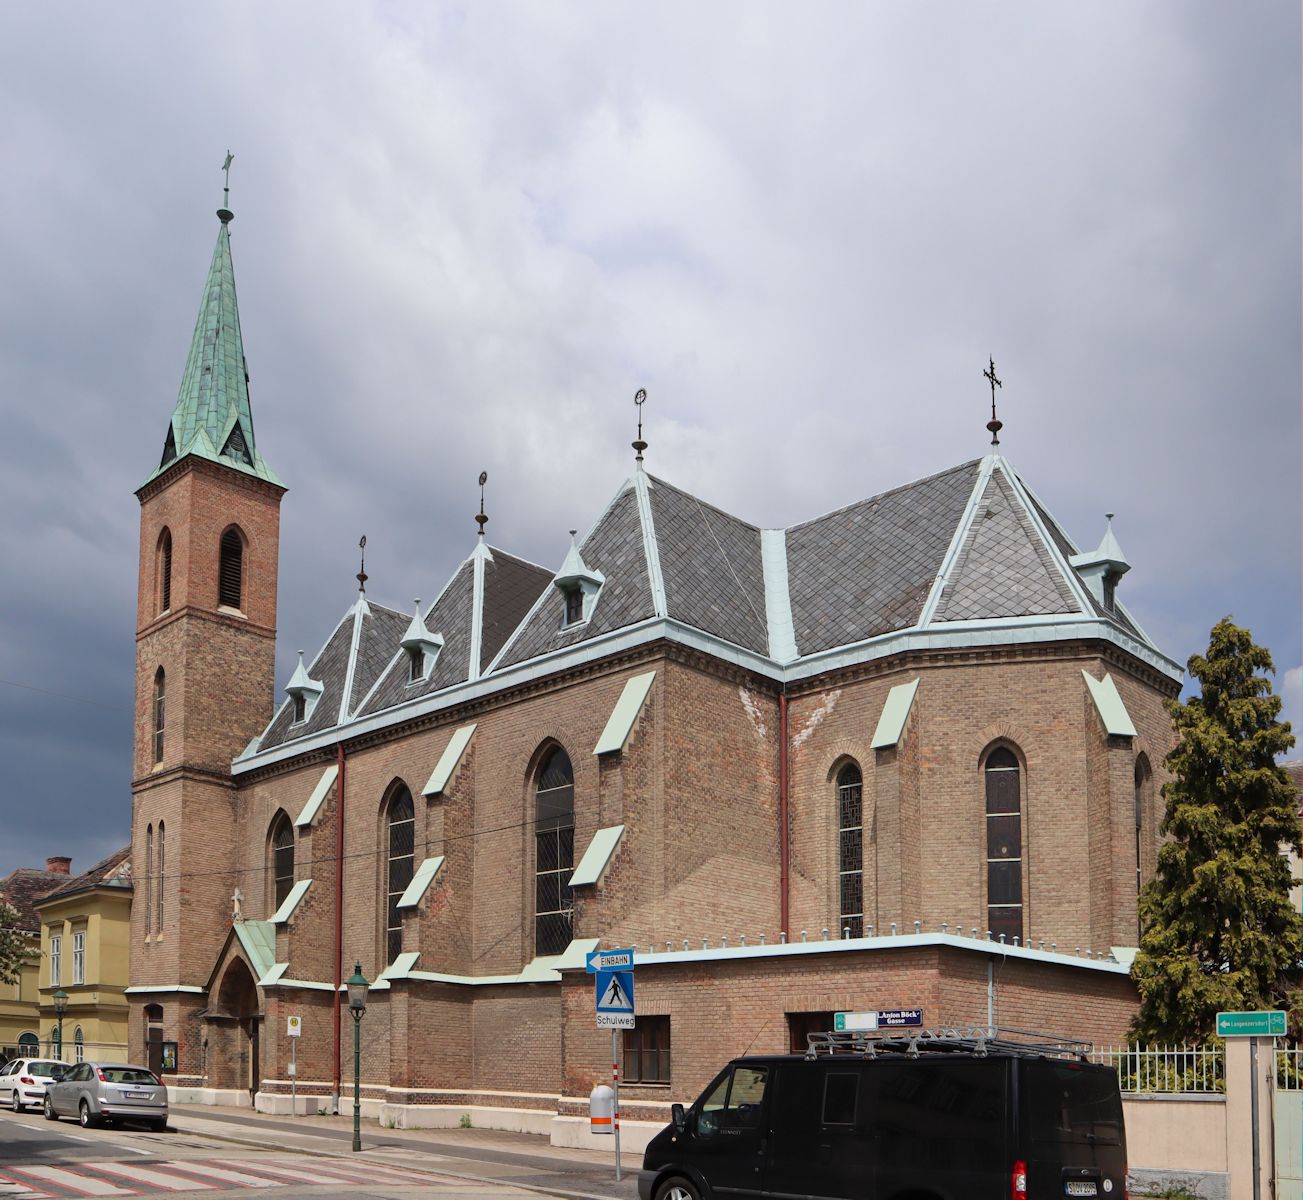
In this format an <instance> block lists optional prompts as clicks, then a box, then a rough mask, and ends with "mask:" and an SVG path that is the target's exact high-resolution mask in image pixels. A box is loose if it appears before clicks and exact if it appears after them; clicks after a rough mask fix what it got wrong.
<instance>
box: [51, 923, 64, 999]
mask: <svg viewBox="0 0 1303 1200" xmlns="http://www.w3.org/2000/svg"><path fill="white" fill-rule="evenodd" d="M62 984H63V938H61V937H59V936H58V935H57V934H56V935H55V936H53V937H51V938H50V986H51V987H53V988H57V987H60V986H62Z"/></svg>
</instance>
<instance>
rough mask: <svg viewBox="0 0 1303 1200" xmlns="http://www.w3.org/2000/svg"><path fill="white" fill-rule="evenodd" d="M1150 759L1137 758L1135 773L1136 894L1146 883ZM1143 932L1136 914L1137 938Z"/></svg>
mask: <svg viewBox="0 0 1303 1200" xmlns="http://www.w3.org/2000/svg"><path fill="white" fill-rule="evenodd" d="M1149 776H1150V771H1149V759H1147V758H1146V757H1145V756H1144V755H1143V754H1142V755H1140V757H1139V758H1137V759H1136V774H1135V789H1136V790H1135V803H1136V812H1135V819H1136V895H1137V896H1139V895H1140V889H1141V888H1142V887H1143V885H1144V853H1143V847H1144V827H1145V793H1146V791H1147V790H1148V784H1149ZM1141 932H1143V931H1142V930H1141V928H1140V916H1139V913H1137V914H1136V937H1137V940H1138V939H1139V936H1140V934H1141Z"/></svg>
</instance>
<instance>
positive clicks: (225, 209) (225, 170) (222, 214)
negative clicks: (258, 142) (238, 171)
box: [217, 150, 235, 225]
mask: <svg viewBox="0 0 1303 1200" xmlns="http://www.w3.org/2000/svg"><path fill="white" fill-rule="evenodd" d="M234 157H235V155H234V154H232V153H231V152H230V151H229V150H228V151H227V152H226V160H225V161H224V162H223V163H222V174H223V176H224V177H225V178H224V179H223V181H222V207H221V208H219V209H218V210H217V215H218V217H219V218H220V219H221V222H222V224H223V225H225V224H226V223H227V222H228V221H229V220H230V219H231V217H232V216H234V214H233V213H232V212H231V160H232V159H233V158H234Z"/></svg>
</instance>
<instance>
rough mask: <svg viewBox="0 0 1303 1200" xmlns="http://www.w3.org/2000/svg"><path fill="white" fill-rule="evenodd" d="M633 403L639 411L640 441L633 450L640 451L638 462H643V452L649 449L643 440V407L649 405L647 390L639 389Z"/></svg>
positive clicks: (635, 393)
mask: <svg viewBox="0 0 1303 1200" xmlns="http://www.w3.org/2000/svg"><path fill="white" fill-rule="evenodd" d="M633 402H634V404H635V406H636V407H637V409H638V440H637V441H636V442H634V444H633V448H634V449H635V450H637V451H638V461H639V462H642V452H643V451H644V450H646V449H647V443H646V442H644V441H643V440H642V406H643V405H644V404H646V403H647V389H646V388H639V389H638V390H637V391H636V392H634V394H633Z"/></svg>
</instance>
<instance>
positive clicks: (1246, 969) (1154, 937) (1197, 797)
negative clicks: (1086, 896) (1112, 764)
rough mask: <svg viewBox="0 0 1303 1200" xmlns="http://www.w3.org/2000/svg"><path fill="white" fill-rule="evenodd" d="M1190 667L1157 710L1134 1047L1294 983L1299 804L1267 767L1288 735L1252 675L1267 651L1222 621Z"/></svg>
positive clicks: (1287, 996)
mask: <svg viewBox="0 0 1303 1200" xmlns="http://www.w3.org/2000/svg"><path fill="white" fill-rule="evenodd" d="M1189 670H1190V674H1191V675H1192V676H1194V678H1195V679H1197V680H1198V681H1199V683H1200V684H1201V685H1202V694H1201V695H1198V696H1194V697H1191V699H1190V700H1189V701H1188V702H1187V703H1185V704H1182V703H1180V702H1179V701H1175V700H1173V701H1169V702H1168V705H1167V707H1168V711H1169V712H1170V713H1171V715H1172V720H1173V722H1174V724H1175V726H1176V732H1177V734H1178V737H1179V739H1180V740H1179V741H1178V743H1177V746H1176V748H1175V749H1174V750H1173V751H1172V752H1171V754H1169V755H1168V756H1167V767H1168V770H1169V771H1170V772H1171V774H1172V779H1171V781H1170V782H1169V783H1167V784H1166V785H1165V786H1164V787H1163V797H1164V799H1165V801H1166V812H1165V814H1164V816H1163V822H1162V826H1161V831H1162V833H1163V834H1164V835H1165V836H1166V838H1167V839H1169V840H1167V841H1165V842H1164V844H1163V846H1162V847H1161V849H1160V850H1159V852H1158V869H1157V871H1156V873H1155V876H1154V878H1153V879H1152V880H1151V881H1150V882H1149V884H1148V885H1147V886H1146V887H1145V889H1144V892H1143V894H1142V895H1141V899H1140V919H1141V926H1142V928H1143V930H1144V933H1143V935H1142V937H1141V939H1140V952H1139V954H1138V955H1137V956H1136V961H1135V963H1134V965H1133V966H1132V969H1131V976H1132V978H1133V979H1134V980H1135V982H1136V986H1137V987H1138V988H1139V989H1140V1011H1139V1013H1137V1015H1136V1017H1135V1019H1134V1021H1133V1022H1132V1025H1131V1037H1132V1039H1133V1040H1134V1041H1137V1042H1169V1043H1170V1042H1184V1041H1194V1040H1198V1039H1201V1038H1206V1037H1209V1036H1210V1035H1212V1034H1213V1033H1214V1032H1215V1025H1216V1020H1215V1018H1216V1014H1217V1013H1218V1012H1219V1011H1222V1010H1242V1009H1263V1008H1287V1007H1288V1005H1289V1001H1290V1000H1291V998H1293V996H1294V994H1295V993H1296V992H1297V990H1298V988H1299V986H1300V983H1301V982H1303V971H1300V967H1299V963H1300V961H1301V960H1303V917H1300V915H1299V914H1298V913H1297V912H1295V911H1294V909H1293V907H1292V906H1291V904H1290V898H1289V890H1290V886H1291V882H1292V881H1291V878H1290V868H1289V863H1288V861H1287V860H1286V858H1285V856H1284V853H1283V851H1284V849H1285V848H1287V847H1293V849H1294V851H1295V852H1296V853H1298V854H1303V846H1301V845H1300V837H1299V817H1298V800H1297V797H1296V796H1295V795H1294V789H1293V787H1292V785H1291V783H1290V780H1289V777H1288V775H1287V774H1286V773H1285V771H1284V770H1282V769H1281V768H1280V767H1278V766H1277V765H1276V757H1277V755H1279V754H1282V753H1284V751H1286V750H1288V749H1289V748H1290V747H1291V746H1292V745H1293V744H1294V736H1293V734H1292V733H1291V732H1290V727H1289V723H1288V722H1284V721H1281V720H1279V719H1278V718H1279V716H1280V707H1281V701H1280V697H1279V696H1274V695H1272V691H1271V682H1270V681H1269V680H1268V679H1267V678H1266V676H1265V675H1264V674H1262V672H1264V671H1274V670H1275V667H1274V666H1273V664H1272V661H1271V655H1270V653H1268V651H1267V650H1266V649H1265V648H1263V647H1261V646H1256V645H1254V643H1253V638H1252V636H1251V635H1250V633H1249V631H1248V630H1245V629H1239V628H1237V627H1236V626H1235V625H1234V624H1232V623H1231V620H1230V618H1229V617H1226V618H1223V619H1222V620H1221V621H1219V622H1218V623H1217V624H1216V625H1215V626H1214V627H1213V630H1212V637H1211V640H1210V642H1209V645H1208V653H1207V654H1206V655H1199V654H1196V655H1194V656H1193V657H1192V658H1191V659H1190V662H1189Z"/></svg>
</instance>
